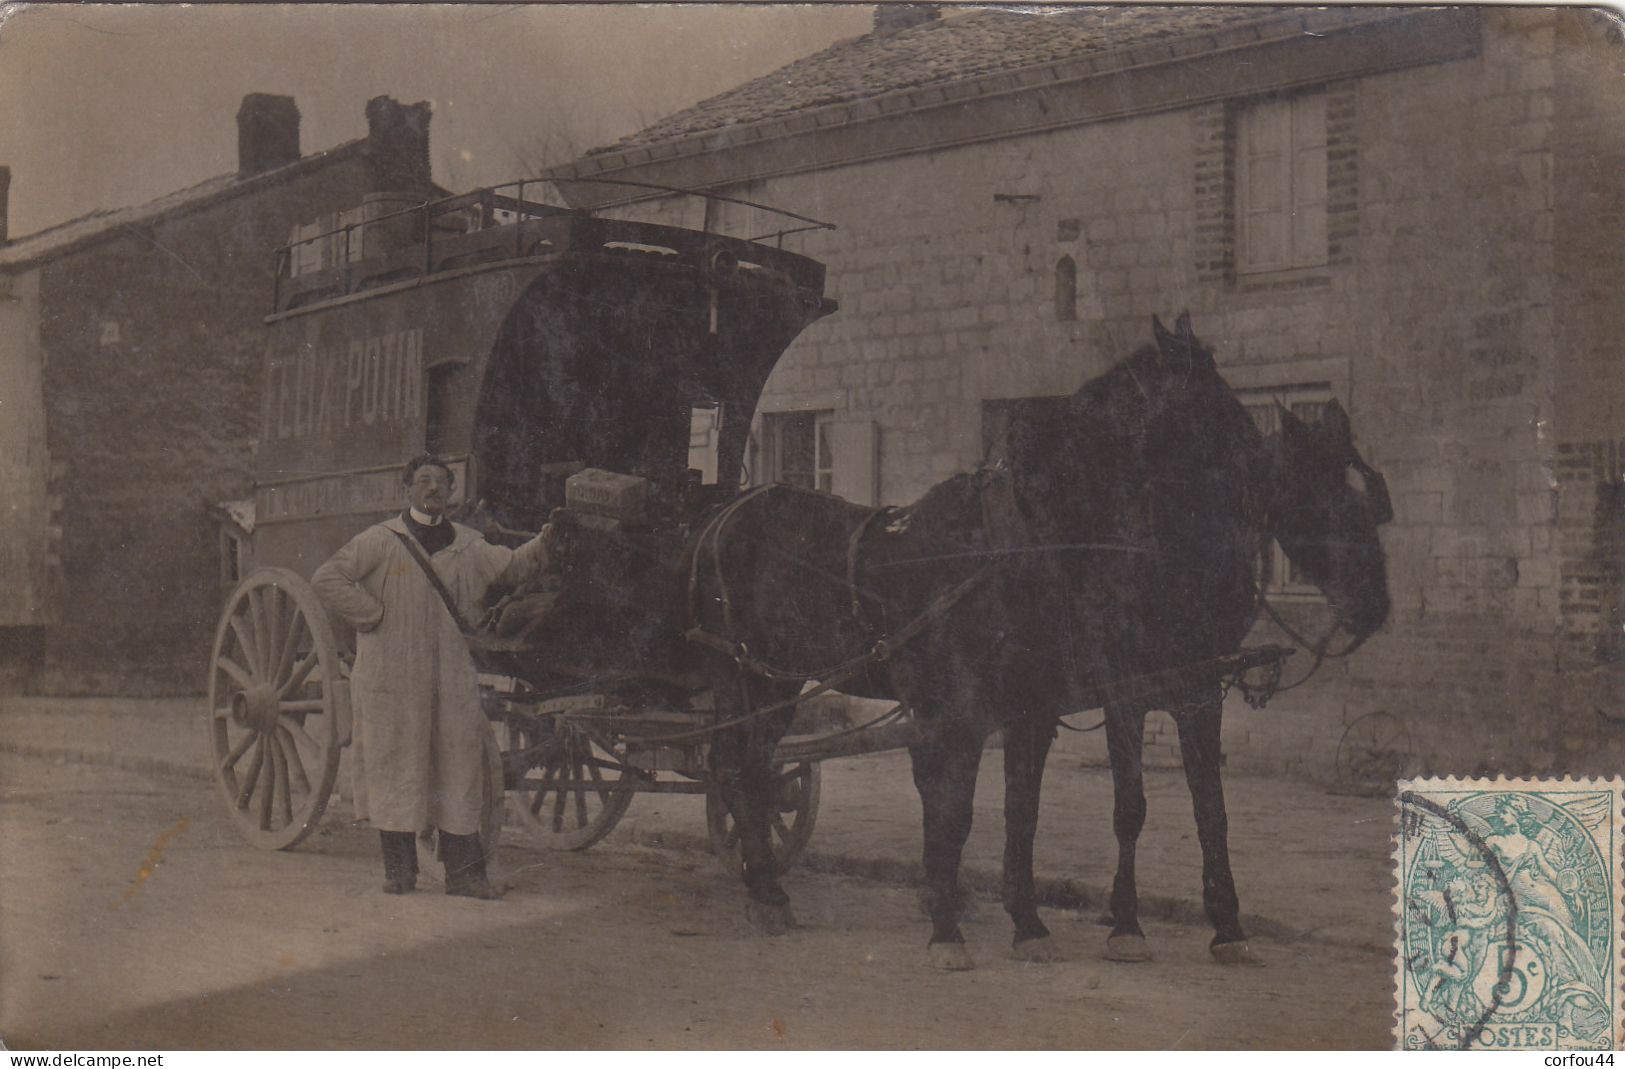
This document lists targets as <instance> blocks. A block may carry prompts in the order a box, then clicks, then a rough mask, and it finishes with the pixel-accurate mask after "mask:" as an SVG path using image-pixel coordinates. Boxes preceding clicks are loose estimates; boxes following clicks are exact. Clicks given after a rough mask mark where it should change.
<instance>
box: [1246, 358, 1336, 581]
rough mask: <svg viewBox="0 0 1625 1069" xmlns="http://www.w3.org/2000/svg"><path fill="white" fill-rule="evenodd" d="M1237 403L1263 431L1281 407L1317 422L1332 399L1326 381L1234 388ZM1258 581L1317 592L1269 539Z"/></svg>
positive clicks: (1276, 423) (1277, 424)
mask: <svg viewBox="0 0 1625 1069" xmlns="http://www.w3.org/2000/svg"><path fill="white" fill-rule="evenodd" d="M1236 394H1237V395H1238V396H1239V397H1240V398H1241V403H1242V404H1243V405H1244V406H1245V407H1246V409H1247V412H1248V414H1249V415H1251V416H1252V417H1253V422H1254V423H1255V424H1257V425H1258V429H1259V430H1260V431H1262V432H1264V433H1265V434H1273V433H1274V432H1276V431H1278V430H1280V429H1281V411H1280V410H1281V409H1282V408H1285V409H1286V410H1287V411H1288V412H1291V413H1292V414H1293V415H1294V416H1297V417H1298V418H1299V419H1301V420H1303V421H1304V422H1305V423H1319V422H1320V420H1321V417H1322V416H1324V415H1325V413H1326V406H1327V405H1328V404H1329V403H1330V402H1331V400H1332V390H1331V387H1330V385H1328V384H1326V383H1309V384H1305V385H1298V386H1281V387H1273V388H1268V389H1257V390H1237V391H1236ZM1259 570H1260V575H1259V581H1260V582H1261V583H1262V584H1263V587H1264V590H1265V591H1267V592H1269V593H1272V594H1314V595H1318V594H1319V593H1320V591H1319V590H1318V589H1317V588H1316V587H1315V585H1314V584H1313V583H1311V582H1310V581H1309V580H1308V578H1307V577H1306V576H1304V575H1303V573H1302V572H1300V571H1299V570H1298V569H1297V567H1296V566H1294V565H1293V563H1292V562H1291V561H1290V560H1288V559H1287V555H1286V554H1285V553H1284V552H1282V550H1281V547H1280V546H1278V545H1276V544H1275V543H1274V542H1273V541H1271V542H1270V544H1269V545H1268V546H1266V547H1265V549H1264V555H1263V558H1262V560H1261V561H1260V569H1259Z"/></svg>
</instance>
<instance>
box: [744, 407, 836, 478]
mask: <svg viewBox="0 0 1625 1069" xmlns="http://www.w3.org/2000/svg"><path fill="white" fill-rule="evenodd" d="M834 418H835V413H834V412H831V411H829V410H827V409H825V410H820V411H805V412H767V413H764V414H763V415H762V457H761V461H762V462H761V472H762V479H761V481H763V482H770V483H789V484H790V485H791V486H802V487H806V488H807V489H809V490H824V491H827V492H829V493H834V492H835V454H834V449H833V448H832V446H831V443H830V425H831V423H832V422H833V421H834Z"/></svg>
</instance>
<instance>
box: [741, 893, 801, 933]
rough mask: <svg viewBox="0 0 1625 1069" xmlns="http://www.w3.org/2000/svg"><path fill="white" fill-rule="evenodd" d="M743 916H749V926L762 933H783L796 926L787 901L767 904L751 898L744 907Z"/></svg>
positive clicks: (794, 917)
mask: <svg viewBox="0 0 1625 1069" xmlns="http://www.w3.org/2000/svg"><path fill="white" fill-rule="evenodd" d="M745 916H747V917H749V918H750V923H751V926H752V927H754V928H755V929H756V930H757V931H758V932H761V933H762V934H763V935H783V934H784V933H785V932H787V931H789V930H790V929H791V928H794V927H795V926H796V915H795V914H794V913H792V912H791V911H790V903H788V902H785V903H782V904H780V905H769V904H768V903H766V902H757V901H755V900H752V901H751V903H750V904H749V905H747V906H746V907H745Z"/></svg>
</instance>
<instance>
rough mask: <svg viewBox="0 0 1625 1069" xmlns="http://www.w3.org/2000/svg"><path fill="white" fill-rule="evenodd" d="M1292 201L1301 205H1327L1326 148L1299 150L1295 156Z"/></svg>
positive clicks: (1293, 161)
mask: <svg viewBox="0 0 1625 1069" xmlns="http://www.w3.org/2000/svg"><path fill="white" fill-rule="evenodd" d="M1292 199H1293V201H1294V202H1295V203H1297V204H1299V205H1303V204H1324V203H1326V149H1325V146H1320V147H1318V148H1311V149H1299V150H1298V151H1297V153H1296V154H1295V155H1294V156H1293V160H1292Z"/></svg>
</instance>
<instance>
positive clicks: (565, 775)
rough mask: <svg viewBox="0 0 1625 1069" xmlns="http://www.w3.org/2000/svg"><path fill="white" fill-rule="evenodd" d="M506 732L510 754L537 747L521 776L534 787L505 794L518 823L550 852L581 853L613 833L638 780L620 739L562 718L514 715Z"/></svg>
mask: <svg viewBox="0 0 1625 1069" xmlns="http://www.w3.org/2000/svg"><path fill="white" fill-rule="evenodd" d="M507 730H508V748H509V749H510V750H529V749H531V748H533V747H540V754H539V756H538V758H537V759H536V760H535V761H534V762H533V763H532V765H531V766H530V768H528V769H527V770H526V774H525V778H526V780H527V781H530V782H533V783H536V785H535V786H529V787H525V786H521V787H516V788H515V789H514V790H513V791H512V792H511V793H510V795H509V808H510V810H511V811H512V812H513V814H514V817H515V822H516V823H517V824H519V825H520V826H521V827H524V828H526V829H528V830H529V831H530V832H531V833H532V836H533V837H534V838H535V839H536V840H537V841H539V842H540V843H541V844H542V845H543V846H545V847H547V848H548V849H552V850H585V849H587V848H588V847H589V846H592V845H593V844H594V843H597V842H598V841H599V840H601V839H603V837H604V836H606V835H608V834H609V833H610V832H611V831H613V830H614V828H615V825H616V824H618V823H619V822H620V819H621V817H622V816H624V815H625V813H626V809H627V807H628V806H630V805H631V804H632V795H633V792H634V790H635V787H636V782H637V780H638V779H639V778H640V777H639V776H638V774H637V772H636V771H635V770H634V769H632V768H631V767H630V766H629V765H628V764H627V761H626V744H625V743H624V742H623V741H622V740H620V739H618V738H615V737H613V736H611V735H609V734H607V733H605V732H601V731H597V730H594V729H593V728H591V727H590V726H589V725H586V724H583V723H581V722H579V721H578V720H576V719H573V718H570V717H567V716H561V717H547V718H535V717H527V716H523V715H518V714H516V715H513V716H511V717H510V718H509V719H508V721H507ZM555 784H557V785H560V786H555ZM581 784H590V785H591V786H580V785H581Z"/></svg>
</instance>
